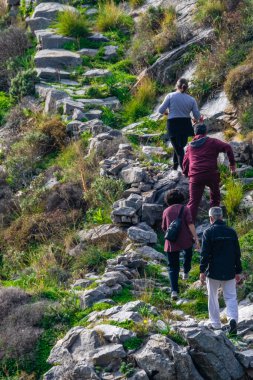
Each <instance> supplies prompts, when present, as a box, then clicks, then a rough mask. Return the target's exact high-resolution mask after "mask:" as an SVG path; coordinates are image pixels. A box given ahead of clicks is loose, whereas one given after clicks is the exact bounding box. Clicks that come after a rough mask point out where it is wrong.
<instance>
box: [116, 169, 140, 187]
mask: <svg viewBox="0 0 253 380" xmlns="http://www.w3.org/2000/svg"><path fill="white" fill-rule="evenodd" d="M120 177H121V178H122V179H123V181H124V182H125V183H126V184H128V185H131V184H132V183H136V182H142V181H144V180H145V178H146V172H145V170H144V169H142V168H140V167H139V166H134V167H127V168H124V169H123V170H121V173H120Z"/></svg>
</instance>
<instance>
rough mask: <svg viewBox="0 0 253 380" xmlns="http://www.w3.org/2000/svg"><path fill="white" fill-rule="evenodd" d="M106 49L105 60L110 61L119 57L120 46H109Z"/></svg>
mask: <svg viewBox="0 0 253 380" xmlns="http://www.w3.org/2000/svg"><path fill="white" fill-rule="evenodd" d="M104 49H105V53H104V59H105V60H109V59H112V58H115V57H117V55H118V49H119V48H118V46H115V45H108V46H105V48H104Z"/></svg>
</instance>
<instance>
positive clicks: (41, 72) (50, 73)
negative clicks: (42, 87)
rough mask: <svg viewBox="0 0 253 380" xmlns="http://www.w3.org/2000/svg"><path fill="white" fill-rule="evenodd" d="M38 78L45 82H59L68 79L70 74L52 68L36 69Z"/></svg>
mask: <svg viewBox="0 0 253 380" xmlns="http://www.w3.org/2000/svg"><path fill="white" fill-rule="evenodd" d="M36 71H37V73H38V77H39V78H40V79H42V80H44V81H46V82H60V81H61V80H62V79H70V72H68V71H66V70H57V69H55V68H52V67H45V68H40V69H36Z"/></svg>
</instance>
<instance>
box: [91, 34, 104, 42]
mask: <svg viewBox="0 0 253 380" xmlns="http://www.w3.org/2000/svg"><path fill="white" fill-rule="evenodd" d="M88 39H89V40H90V41H93V42H109V38H107V37H105V36H104V35H103V34H101V33H93V34H92V35H91V36H89V37H88Z"/></svg>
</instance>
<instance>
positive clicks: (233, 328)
mask: <svg viewBox="0 0 253 380" xmlns="http://www.w3.org/2000/svg"><path fill="white" fill-rule="evenodd" d="M228 333H229V334H230V335H237V323H236V321H235V319H231V320H230V322H229V329H228Z"/></svg>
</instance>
